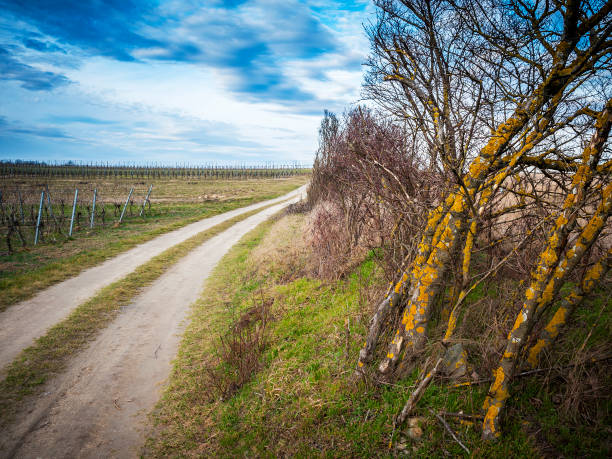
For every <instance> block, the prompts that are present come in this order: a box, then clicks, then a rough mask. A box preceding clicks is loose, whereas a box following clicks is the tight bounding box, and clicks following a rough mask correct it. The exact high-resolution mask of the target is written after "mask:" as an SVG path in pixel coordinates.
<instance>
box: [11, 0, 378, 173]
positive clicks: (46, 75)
mask: <svg viewBox="0 0 612 459" xmlns="http://www.w3.org/2000/svg"><path fill="white" fill-rule="evenodd" d="M371 14H372V7H371V5H370V4H369V2H367V1H356V2H341V1H330V0H311V1H308V0H305V1H296V0H255V1H196V0H168V1H158V2H149V1H141V0H110V1H98V0H69V1H62V0H60V1H52V0H25V1H24V0H21V1H4V0H0V159H28V160H29V159H34V160H83V161H112V162H128V161H129V162H144V161H159V162H165V163H175V162H189V163H192V164H196V163H206V162H218V163H223V162H229V163H233V162H249V163H255V162H259V161H287V160H298V161H305V162H309V161H311V159H312V157H313V154H314V151H315V149H316V146H317V128H318V124H319V122H320V119H321V116H322V114H323V110H324V109H328V110H331V111H335V112H342V111H343V110H344V109H345V108H346V107H347V106H348V105H349V104H351V103H355V102H356V101H357V100H358V99H359V94H360V85H361V82H362V74H363V67H362V63H363V62H364V61H365V59H366V56H367V53H368V50H369V45H368V42H367V39H366V37H365V35H364V32H363V27H362V24H363V23H365V22H367V21H368V20H369V18H370V17H371V16H370V15H371Z"/></svg>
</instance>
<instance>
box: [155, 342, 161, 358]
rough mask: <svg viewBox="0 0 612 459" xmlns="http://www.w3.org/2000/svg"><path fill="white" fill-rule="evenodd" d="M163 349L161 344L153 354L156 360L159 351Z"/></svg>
mask: <svg viewBox="0 0 612 459" xmlns="http://www.w3.org/2000/svg"><path fill="white" fill-rule="evenodd" d="M160 349H161V344H160V345H159V346H157V349H155V352H154V353H153V356H154V357H155V358H157V351H159V350H160Z"/></svg>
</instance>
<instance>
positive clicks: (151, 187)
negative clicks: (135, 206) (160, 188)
mask: <svg viewBox="0 0 612 459" xmlns="http://www.w3.org/2000/svg"><path fill="white" fill-rule="evenodd" d="M152 189H153V184H152V183H151V186H150V187H149V191H148V192H147V196H146V197H145V199H144V201H143V202H142V209H140V217H142V213H143V212H144V210H145V206H146V205H147V201H148V200H149V195H150V194H151V190H152Z"/></svg>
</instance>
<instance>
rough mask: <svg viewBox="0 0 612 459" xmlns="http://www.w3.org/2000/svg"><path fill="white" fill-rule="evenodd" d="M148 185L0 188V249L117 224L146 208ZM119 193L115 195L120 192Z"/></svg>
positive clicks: (142, 214)
mask: <svg viewBox="0 0 612 459" xmlns="http://www.w3.org/2000/svg"><path fill="white" fill-rule="evenodd" d="M151 190H152V185H148V186H146V185H144V184H138V185H136V186H130V187H129V189H127V187H125V186H120V187H119V189H117V188H116V189H114V190H113V192H112V193H110V192H104V193H102V192H100V190H98V189H97V188H93V187H91V186H87V185H86V186H81V187H80V188H79V187H77V188H57V187H53V188H52V189H50V188H49V186H48V185H47V184H42V183H38V184H21V185H19V186H14V185H13V184H11V185H9V186H2V187H0V234H2V235H3V236H4V237H3V239H4V240H3V241H2V244H1V245H2V248H3V249H5V250H6V251H8V253H12V252H13V250H14V248H15V247H16V244H18V245H20V246H21V247H28V246H30V245H37V244H39V243H41V242H58V241H61V240H65V239H66V238H68V237H73V236H75V235H76V233H78V232H79V231H84V230H92V229H94V228H100V227H107V226H109V225H115V226H116V225H118V224H120V223H121V222H123V221H124V220H126V219H129V218H133V217H143V216H144V215H145V214H146V212H147V211H150V210H151V202H150V200H149V199H148V198H149V192H150V191H151ZM121 195H123V198H122V199H121V198H120V196H121Z"/></svg>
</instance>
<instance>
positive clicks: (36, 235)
mask: <svg viewBox="0 0 612 459" xmlns="http://www.w3.org/2000/svg"><path fill="white" fill-rule="evenodd" d="M44 199H45V190H42V191H41V192H40V205H39V206H38V220H36V233H35V234H34V245H36V244H38V231H39V229H40V216H41V215H42V207H43V202H44Z"/></svg>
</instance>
